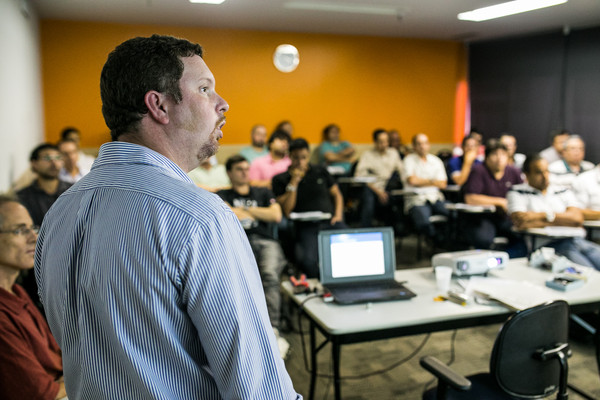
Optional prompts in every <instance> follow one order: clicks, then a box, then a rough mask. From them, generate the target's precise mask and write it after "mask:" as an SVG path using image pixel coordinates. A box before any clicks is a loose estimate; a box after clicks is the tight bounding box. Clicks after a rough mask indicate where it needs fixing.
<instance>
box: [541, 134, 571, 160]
mask: <svg viewBox="0 0 600 400" xmlns="http://www.w3.org/2000/svg"><path fill="white" fill-rule="evenodd" d="M569 136H571V133H570V132H569V131H567V130H566V129H560V130H555V131H553V132H552V144H551V145H550V146H549V147H547V148H545V149H544V150H542V151H540V156H542V158H544V159H546V161H548V164H552V163H553V162H554V161H558V160H560V159H561V158H562V156H561V153H562V151H563V148H564V143H565V140H567V138H568V137H569Z"/></svg>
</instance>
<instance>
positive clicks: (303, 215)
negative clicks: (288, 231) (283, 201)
mask: <svg viewBox="0 0 600 400" xmlns="http://www.w3.org/2000/svg"><path fill="white" fill-rule="evenodd" d="M329 218H331V214H330V213H324V212H322V211H306V212H293V213H290V219H292V220H300V221H319V220H324V219H329Z"/></svg>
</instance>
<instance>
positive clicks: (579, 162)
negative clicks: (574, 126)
mask: <svg viewBox="0 0 600 400" xmlns="http://www.w3.org/2000/svg"><path fill="white" fill-rule="evenodd" d="M584 158H585V143H584V142H583V140H582V139H581V137H579V136H578V135H571V136H569V137H568V138H567V140H565V142H564V143H563V151H562V159H561V160H557V161H554V162H553V163H550V165H548V171H550V181H551V182H552V184H553V185H556V186H560V187H564V188H571V186H572V184H573V181H574V180H575V177H576V176H577V175H579V174H581V173H582V172H585V171H589V170H590V169H592V168H594V164H593V163H591V162H589V161H585V160H584Z"/></svg>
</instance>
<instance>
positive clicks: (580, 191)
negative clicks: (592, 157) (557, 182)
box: [572, 164, 600, 220]
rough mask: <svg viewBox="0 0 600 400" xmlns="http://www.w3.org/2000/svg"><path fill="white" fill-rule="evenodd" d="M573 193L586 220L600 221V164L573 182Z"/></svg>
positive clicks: (578, 176)
mask: <svg viewBox="0 0 600 400" xmlns="http://www.w3.org/2000/svg"><path fill="white" fill-rule="evenodd" d="M572 189H573V192H574V193H575V198H576V199H577V202H578V207H579V208H581V211H582V212H583V218H584V219H586V220H598V219H600V164H598V165H597V166H596V167H595V168H594V169H591V170H589V171H586V172H584V173H582V174H579V175H577V177H576V178H575V180H574V181H573V188H572Z"/></svg>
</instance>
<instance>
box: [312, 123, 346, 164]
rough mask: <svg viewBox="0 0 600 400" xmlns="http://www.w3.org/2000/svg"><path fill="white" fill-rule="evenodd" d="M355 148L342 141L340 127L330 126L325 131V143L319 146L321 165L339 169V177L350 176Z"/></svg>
mask: <svg viewBox="0 0 600 400" xmlns="http://www.w3.org/2000/svg"><path fill="white" fill-rule="evenodd" d="M354 153H355V151H354V147H352V145H351V144H350V142H348V141H345V140H340V127H339V126H337V125H335V124H330V125H327V126H326V127H325V129H323V142H321V144H320V145H319V164H321V165H325V166H326V167H328V170H329V167H335V169H339V170H340V173H339V175H348V174H349V173H350V168H351V167H352V163H351V161H352V158H353V157H354Z"/></svg>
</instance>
